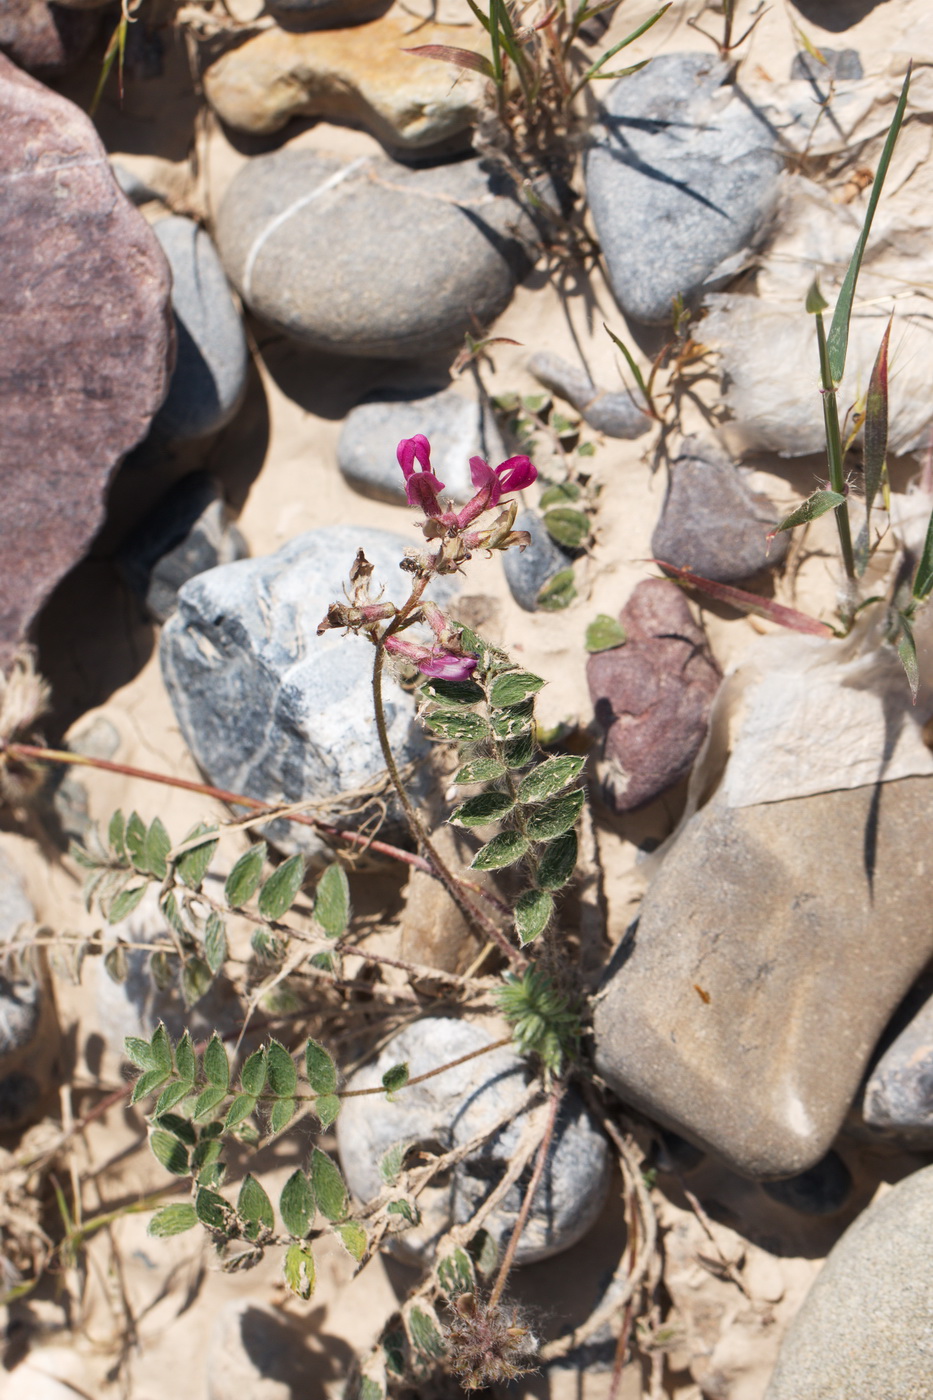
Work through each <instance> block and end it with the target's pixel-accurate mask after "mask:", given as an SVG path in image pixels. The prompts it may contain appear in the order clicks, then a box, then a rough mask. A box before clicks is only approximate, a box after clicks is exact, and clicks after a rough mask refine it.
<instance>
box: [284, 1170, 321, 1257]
mask: <svg viewBox="0 0 933 1400" xmlns="http://www.w3.org/2000/svg"><path fill="white" fill-rule="evenodd" d="M279 1215H281V1217H282V1223H283V1224H284V1226H285V1228H286V1230H287V1231H288V1233H289V1234H290V1235H294V1236H295V1238H296V1239H298V1240H303V1239H304V1237H305V1235H306V1234H307V1233H308V1231H309V1230H310V1229H311V1221H312V1220H313V1219H314V1193H313V1192H312V1190H311V1183H310V1181H309V1180H308V1178H307V1177H306V1176H305V1174H304V1172H303V1171H300V1170H299V1171H295V1172H292V1174H291V1176H290V1177H289V1178H288V1180H287V1181H286V1183H285V1185H284V1186H283V1187H282V1194H281V1196H280V1197H279Z"/></svg>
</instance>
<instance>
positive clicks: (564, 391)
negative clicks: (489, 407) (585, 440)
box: [528, 350, 654, 439]
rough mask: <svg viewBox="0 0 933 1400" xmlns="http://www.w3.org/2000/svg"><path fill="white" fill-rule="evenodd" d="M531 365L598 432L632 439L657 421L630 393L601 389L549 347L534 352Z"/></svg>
mask: <svg viewBox="0 0 933 1400" xmlns="http://www.w3.org/2000/svg"><path fill="white" fill-rule="evenodd" d="M528 368H529V370H530V371H531V373H532V374H533V375H534V377H535V379H537V380H538V382H539V384H543V385H544V387H545V388H546V389H550V390H551V392H552V393H554V394H559V395H560V397H561V398H562V399H566V400H567V402H568V403H569V404H572V405H573V407H574V408H575V409H576V410H577V412H578V413H580V414H581V415H582V417H583V420H584V422H586V423H588V424H589V425H590V427H591V428H595V429H596V431H597V432H598V433H605V434H606V436H607V437H611V438H629V439H631V438H637V437H641V436H642V434H643V433H647V432H648V430H649V429H650V428H651V426H652V423H653V421H654V420H653V419H651V418H649V417H648V415H647V413H643V412H642V410H641V409H640V408H639V407H638V404H637V403H636V402H635V400H634V399H633V398H632V396H631V394H628V393H626V392H625V391H622V392H621V393H619V392H615V393H613V392H611V391H610V390H608V389H600V388H598V387H597V385H595V384H594V383H593V381H592V380H591V379H590V377H589V375H588V374H587V373H586V371H585V370H584V369H582V368H580V367H579V366H578V365H574V364H571V363H570V361H569V360H564V359H562V358H561V356H560V355H555V354H553V353H552V352H551V351H550V350H541V351H539V352H538V354H536V355H532V357H531V359H530V360H529V361H528Z"/></svg>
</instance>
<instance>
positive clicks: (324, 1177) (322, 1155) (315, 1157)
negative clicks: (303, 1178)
mask: <svg viewBox="0 0 933 1400" xmlns="http://www.w3.org/2000/svg"><path fill="white" fill-rule="evenodd" d="M311 1188H312V1190H313V1191H314V1199H315V1201H316V1202H317V1208H318V1210H319V1211H320V1212H321V1214H322V1215H323V1216H324V1218H325V1220H330V1221H331V1222H332V1223H333V1222H335V1221H338V1220H342V1219H343V1218H344V1216H345V1215H346V1213H347V1206H348V1204H349V1195H348V1193H347V1188H346V1186H345V1185H344V1180H343V1177H342V1176H341V1175H340V1169H339V1167H338V1166H337V1164H336V1163H335V1162H334V1161H332V1160H331V1158H330V1157H328V1155H327V1153H326V1152H322V1151H321V1149H320V1148H319V1147H315V1148H313V1149H312V1152H311Z"/></svg>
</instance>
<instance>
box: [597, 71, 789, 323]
mask: <svg viewBox="0 0 933 1400" xmlns="http://www.w3.org/2000/svg"><path fill="white" fill-rule="evenodd" d="M731 69H732V65H731V64H730V63H729V62H727V61H723V60H720V59H717V58H715V57H713V56H711V55H707V54H697V53H684V54H676V53H675V54H662V55H660V56H658V57H657V58H653V59H652V60H651V62H650V64H649V65H648V66H647V68H644V69H642V70H641V72H639V73H636V74H634V75H633V76H631V77H627V78H622V79H620V81H619V82H618V83H616V84H615V86H614V87H613V88H612V89H611V90H610V92H609V96H608V98H607V99H606V103H605V108H604V111H603V113H602V117H601V123H600V125H599V126H598V127H597V128H596V130H595V132H594V136H595V143H594V145H593V146H592V147H591V149H590V150H589V152H588V153H587V156H586V192H587V198H588V200H589V205H590V208H591V210H592V213H593V220H594V223H595V225H596V232H597V235H598V237H599V241H600V244H601V246H602V250H603V254H604V256H605V259H606V266H607V269H608V272H609V280H610V283H611V284H612V289H613V291H614V293H615V296H616V300H617V301H618V303H619V305H620V307H621V308H622V310H623V311H624V313H625V314H626V316H631V317H633V318H634V319H635V320H636V321H641V322H646V323H648V324H652V325H654V324H662V323H666V322H668V321H670V319H671V300H672V298H673V297H674V296H676V295H677V294H680V295H682V296H683V298H684V300H685V301H686V302H688V303H695V301H696V300H697V298H698V296H699V295H700V294H701V293H702V291H703V290H704V289H707V288H710V289H711V288H712V287H713V286H715V285H721V283H722V282H723V281H724V280H726V279H727V278H728V276H730V275H733V274H734V273H735V272H737V271H738V270H740V267H741V266H742V262H743V259H742V257H741V255H742V253H743V251H744V250H745V249H746V248H747V247H748V246H749V245H750V244H751V243H752V242H753V241H754V240H755V238H756V236H757V234H758V232H759V230H760V228H761V226H762V225H763V223H764V222H765V220H766V219H767V216H768V215H769V214H770V212H771V210H772V208H773V206H774V203H775V201H776V198H777V194H778V175H779V173H780V171H781V168H782V160H781V157H780V155H779V154H778V152H777V150H776V149H775V147H776V142H775V138H774V135H773V133H772V131H771V129H770V127H769V126H768V124H767V123H766V122H765V120H764V119H763V118H762V117H760V116H759V115H758V114H757V112H756V111H755V109H754V108H753V107H752V106H751V104H750V103H748V102H747V101H744V100H743V99H742V96H741V94H740V93H739V91H738V89H737V88H735V87H733V86H731V85H730V84H729V83H728V82H727V79H728V77H729V75H730V73H731Z"/></svg>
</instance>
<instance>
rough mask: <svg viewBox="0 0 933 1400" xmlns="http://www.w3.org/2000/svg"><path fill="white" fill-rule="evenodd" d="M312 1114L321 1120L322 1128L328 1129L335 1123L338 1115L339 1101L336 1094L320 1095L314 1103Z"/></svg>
mask: <svg viewBox="0 0 933 1400" xmlns="http://www.w3.org/2000/svg"><path fill="white" fill-rule="evenodd" d="M314 1112H315V1113H316V1114H317V1116H318V1118H319V1119H320V1120H321V1127H322V1128H329V1127H330V1125H331V1123H335V1122H336V1121H337V1116H338V1114H339V1113H340V1100H339V1099H338V1097H337V1095H336V1094H320V1095H319V1096H318V1097H317V1098H316V1099H315V1101H314Z"/></svg>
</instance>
